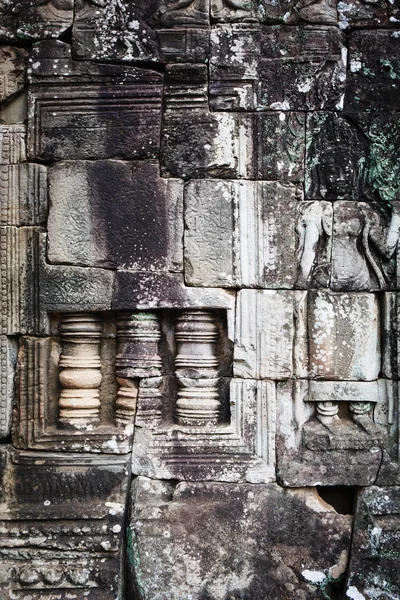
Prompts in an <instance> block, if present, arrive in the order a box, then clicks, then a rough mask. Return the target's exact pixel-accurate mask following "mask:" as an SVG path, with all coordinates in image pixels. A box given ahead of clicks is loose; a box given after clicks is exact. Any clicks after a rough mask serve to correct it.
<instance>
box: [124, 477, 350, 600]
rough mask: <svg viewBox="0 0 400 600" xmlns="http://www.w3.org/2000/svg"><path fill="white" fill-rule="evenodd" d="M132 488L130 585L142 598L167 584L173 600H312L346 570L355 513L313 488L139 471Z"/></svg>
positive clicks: (157, 595)
mask: <svg viewBox="0 0 400 600" xmlns="http://www.w3.org/2000/svg"><path fill="white" fill-rule="evenodd" d="M131 494H132V501H133V506H134V508H133V512H132V515H131V520H130V525H129V529H128V551H129V555H130V556H131V560H130V567H129V569H130V585H131V586H132V588H133V589H135V592H136V594H137V595H138V598H141V599H142V598H145V597H146V598H147V597H148V596H149V597H151V598H153V599H154V600H161V599H162V598H164V597H165V589H168V594H169V597H170V598H171V600H175V599H176V600H178V599H179V600H180V599H181V598H183V597H189V596H192V598H193V599H195V600H200V599H203V598H227V597H241V598H245V599H249V600H250V598H251V599H254V598H263V599H265V600H275V599H276V598H277V597H279V598H293V597H294V596H296V597H297V598H299V599H302V600H306V599H307V600H309V599H311V598H320V597H321V595H322V593H323V591H324V590H325V589H326V586H327V585H328V582H329V581H330V580H332V579H339V580H341V579H343V578H344V574H345V570H346V566H347V560H348V552H349V545H350V535H351V523H352V517H351V516H350V515H339V514H337V513H336V511H335V510H334V509H333V508H332V507H331V506H330V505H329V504H326V503H325V502H324V501H323V500H321V498H320V497H319V496H318V494H317V492H316V490H315V489H308V490H298V491H294V490H283V489H282V488H280V487H279V486H277V485H276V484H269V485H256V486H254V485H234V484H223V483H201V484H197V483H183V482H180V483H178V484H177V485H176V484H174V483H167V482H158V481H154V480H151V479H147V478H144V477H139V478H138V479H137V480H136V481H135V482H134V485H133V488H132V492H131ZM260 548H262V549H263V550H262V552H260ZM276 548H279V552H277V550H276Z"/></svg>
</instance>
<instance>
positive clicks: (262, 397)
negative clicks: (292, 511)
mask: <svg viewBox="0 0 400 600" xmlns="http://www.w3.org/2000/svg"><path fill="white" fill-rule="evenodd" d="M220 389H221V391H222V398H221V400H222V402H223V403H225V402H226V401H229V403H230V415H229V418H228V421H227V422H225V423H220V424H216V425H211V424H207V425H203V426H201V425H196V426H185V425H176V424H173V423H172V420H171V417H169V419H168V418H166V417H165V416H164V422H163V423H162V424H161V425H160V426H159V427H158V428H154V427H153V426H152V424H151V422H143V421H141V422H139V423H136V427H135V438H134V445H133V449H132V471H133V473H134V474H136V475H144V476H145V477H151V478H157V479H176V480H181V481H225V482H242V483H244V482H248V483H267V482H270V481H275V432H276V394H275V383H274V382H273V381H256V380H254V379H239V378H236V377H235V378H232V379H231V380H227V379H226V380H223V381H221V382H220ZM173 410H174V409H173ZM172 412H173V411H172ZM171 440H173V443H172V444H171Z"/></svg>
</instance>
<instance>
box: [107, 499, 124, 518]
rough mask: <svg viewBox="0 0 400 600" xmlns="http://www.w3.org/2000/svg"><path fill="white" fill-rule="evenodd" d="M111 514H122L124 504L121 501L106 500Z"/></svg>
mask: <svg viewBox="0 0 400 600" xmlns="http://www.w3.org/2000/svg"><path fill="white" fill-rule="evenodd" d="M106 506H107V508H108V509H109V511H108V514H110V515H122V514H123V513H124V505H123V504H121V503H120V502H106Z"/></svg>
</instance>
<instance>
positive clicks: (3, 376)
mask: <svg viewBox="0 0 400 600" xmlns="http://www.w3.org/2000/svg"><path fill="white" fill-rule="evenodd" d="M16 362H17V341H16V339H13V338H9V337H7V336H5V335H0V438H5V437H8V436H9V435H10V429H11V415H12V407H13V402H14V389H15V386H14V382H15V370H16Z"/></svg>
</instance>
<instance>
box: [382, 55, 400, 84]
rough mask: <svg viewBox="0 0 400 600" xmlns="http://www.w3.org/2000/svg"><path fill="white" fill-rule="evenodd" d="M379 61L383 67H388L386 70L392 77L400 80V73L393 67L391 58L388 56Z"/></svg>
mask: <svg viewBox="0 0 400 600" xmlns="http://www.w3.org/2000/svg"><path fill="white" fill-rule="evenodd" d="M379 62H380V64H381V65H382V66H383V67H386V71H387V72H388V75H389V77H390V78H391V79H398V80H400V75H399V74H398V73H396V71H395V70H394V69H393V66H392V64H391V62H390V60H388V59H387V58H381V59H379Z"/></svg>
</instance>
